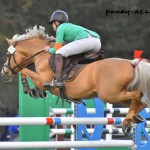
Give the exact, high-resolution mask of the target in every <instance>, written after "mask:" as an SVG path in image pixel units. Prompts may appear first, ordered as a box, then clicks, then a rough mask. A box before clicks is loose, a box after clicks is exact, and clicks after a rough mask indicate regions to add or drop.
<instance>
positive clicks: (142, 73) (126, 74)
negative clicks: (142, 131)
mask: <svg viewBox="0 0 150 150" xmlns="http://www.w3.org/2000/svg"><path fill="white" fill-rule="evenodd" d="M54 39H55V38H54V37H52V36H51V37H50V36H48V34H46V33H45V28H44V27H42V26H39V27H37V26H34V27H33V28H30V29H28V30H27V31H26V33H24V34H22V35H14V36H13V38H12V39H7V38H6V40H7V42H8V44H9V48H8V51H7V60H6V62H5V63H4V66H3V68H2V70H1V76H2V78H3V80H5V81H12V80H13V76H14V75H15V74H17V73H18V72H20V75H21V78H22V83H23V87H24V93H26V94H29V91H30V90H31V89H30V87H29V85H28V82H27V80H26V78H27V77H28V78H29V79H30V80H31V81H32V82H33V83H34V84H35V86H36V87H38V89H40V90H41V91H46V90H47V91H49V92H50V93H52V94H54V95H57V96H59V89H58V88H55V89H50V88H46V87H44V86H43V85H44V83H47V82H51V81H52V80H53V72H52V70H51V69H50V67H49V59H50V58H51V57H52V55H53V54H50V53H48V52H45V51H44V50H43V47H44V46H45V45H50V47H53V46H54V44H55V42H54V41H53V40H54ZM30 64H34V65H35V70H34V71H33V70H30V69H29V68H27V66H28V65H30ZM149 71H150V61H149V60H147V59H142V60H139V59H134V60H129V59H122V58H106V59H103V60H97V61H95V62H92V63H90V64H88V65H86V67H84V68H83V69H82V70H81V71H80V72H79V73H78V75H77V76H76V77H75V78H74V79H73V80H71V81H64V89H65V93H66V95H68V97H70V98H71V99H76V100H79V101H80V100H81V99H91V98H95V97H99V98H100V99H101V100H102V101H103V102H105V103H111V104H115V103H119V104H125V105H127V106H128V107H129V111H128V113H127V115H126V117H125V119H124V120H123V126H122V130H123V132H124V133H125V134H126V135H129V133H130V131H131V128H132V123H139V122H142V121H144V120H143V118H142V117H141V116H140V115H138V113H139V112H140V111H141V110H143V109H144V108H145V107H149V106H150V73H149Z"/></svg>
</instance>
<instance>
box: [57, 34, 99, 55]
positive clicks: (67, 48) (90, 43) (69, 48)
mask: <svg viewBox="0 0 150 150" xmlns="http://www.w3.org/2000/svg"><path fill="white" fill-rule="evenodd" d="M100 49H101V41H100V39H99V38H96V37H92V36H90V35H89V36H88V38H84V39H80V40H76V41H73V42H70V43H68V44H66V45H64V46H63V47H61V48H60V49H59V50H57V51H56V54H61V55H62V56H64V57H68V56H71V55H76V54H80V53H84V52H88V51H95V52H98V51H99V50H100Z"/></svg>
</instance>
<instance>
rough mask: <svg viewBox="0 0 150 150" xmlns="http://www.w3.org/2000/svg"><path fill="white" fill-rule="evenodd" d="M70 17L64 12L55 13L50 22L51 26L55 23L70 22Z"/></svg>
mask: <svg viewBox="0 0 150 150" xmlns="http://www.w3.org/2000/svg"><path fill="white" fill-rule="evenodd" d="M68 20H69V19H68V15H67V13H66V12H64V11H62V10H57V11H54V12H53V13H52V15H51V17H50V21H49V22H48V23H49V24H52V23H53V21H60V22H61V23H63V22H68Z"/></svg>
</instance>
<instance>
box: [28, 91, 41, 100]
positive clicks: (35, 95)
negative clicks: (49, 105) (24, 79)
mask: <svg viewBox="0 0 150 150" xmlns="http://www.w3.org/2000/svg"><path fill="white" fill-rule="evenodd" d="M29 95H30V96H31V97H33V98H36V99H37V98H38V97H39V93H38V92H37V90H35V89H31V90H30V92H29Z"/></svg>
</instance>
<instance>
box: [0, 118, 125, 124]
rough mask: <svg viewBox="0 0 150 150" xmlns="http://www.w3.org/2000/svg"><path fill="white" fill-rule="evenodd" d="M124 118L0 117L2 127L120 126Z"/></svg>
mask: <svg viewBox="0 0 150 150" xmlns="http://www.w3.org/2000/svg"><path fill="white" fill-rule="evenodd" d="M123 119H124V118H119V117H118V118H117V117H116V118H97V117H95V118H73V117H61V118H58V117H47V118H45V117H15V118H14V117H0V126H3V125H78V124H87V125H93V124H103V125H106V124H114V125H121V124H122V122H123Z"/></svg>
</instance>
